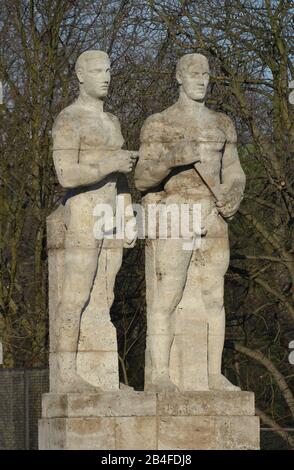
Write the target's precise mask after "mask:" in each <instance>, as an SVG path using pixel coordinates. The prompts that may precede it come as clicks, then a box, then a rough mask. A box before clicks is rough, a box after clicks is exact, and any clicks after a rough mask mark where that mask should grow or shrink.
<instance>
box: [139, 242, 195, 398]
mask: <svg viewBox="0 0 294 470" xmlns="http://www.w3.org/2000/svg"><path fill="white" fill-rule="evenodd" d="M148 244H149V246H148V248H147V250H146V255H147V257H148V259H147V257H146V275H147V276H148V277H149V278H150V276H151V277H152V278H153V279H152V280H151V282H147V335H148V344H149V349H150V355H151V363H152V388H154V389H155V390H164V389H176V386H175V385H174V384H173V383H172V382H171V380H170V377H169V360H170V350H171V346H172V342H173V339H174V323H175V322H174V315H173V314H174V312H175V309H176V308H177V306H178V304H179V302H180V301H181V298H182V295H183V291H184V287H185V283H186V279H187V271H188V267H189V263H190V260H191V255H192V251H191V250H189V251H188V250H184V249H183V240H181V239H179V240H173V239H167V240H149V241H148Z"/></svg>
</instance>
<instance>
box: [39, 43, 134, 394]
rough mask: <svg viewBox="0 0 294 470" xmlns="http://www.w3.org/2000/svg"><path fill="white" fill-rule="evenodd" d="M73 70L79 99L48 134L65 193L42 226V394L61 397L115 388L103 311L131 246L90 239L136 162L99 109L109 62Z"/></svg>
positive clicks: (92, 59)
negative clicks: (45, 372) (45, 350)
mask: <svg viewBox="0 0 294 470" xmlns="http://www.w3.org/2000/svg"><path fill="white" fill-rule="evenodd" d="M75 71H76V75H77V78H78V80H79V86H80V94H79V97H78V99H77V100H76V101H74V103H72V104H71V105H70V106H68V107H67V108H65V109H64V110H63V111H61V113H60V114H59V115H58V116H57V118H56V120H55V122H54V126H53V130H52V137H53V160H54V166H55V170H56V173H57V177H58V180H59V183H60V184H61V186H63V187H64V188H65V189H67V194H66V196H65V198H64V200H63V203H62V204H61V205H60V207H59V208H58V209H57V210H56V211H54V212H53V214H51V215H50V216H49V217H48V219H47V235H48V237H47V240H48V258H49V324H50V326H49V330H50V360H49V362H50V389H51V390H52V391H55V392H61V391H63V392H65V393H66V392H70V391H72V392H76V391H80V392H82V391H85V390H92V389H94V388H97V389H102V390H118V389H119V377H118V358H117V339H116V330H115V328H114V326H113V325H112V323H111V319H110V315H109V311H110V308H111V305H112V302H113V296H114V294H113V290H114V283H115V278H116V274H117V272H118V270H119V268H120V266H121V262H122V252H123V246H125V247H132V246H133V244H134V239H135V236H134V239H131V240H130V239H129V238H126V237H125V236H124V235H125V234H124V230H123V233H122V236H121V239H120V240H119V241H118V243H113V244H112V243H110V244H109V243H104V242H105V239H106V235H105V230H106V228H105V227H104V228H103V231H102V234H101V233H100V236H99V237H96V236H95V234H94V227H95V224H96V223H97V217H98V218H99V216H100V213H99V211H98V213H96V215H95V214H94V209H95V210H97V207H98V208H99V204H100V205H101V204H103V205H104V206H103V207H106V206H107V207H108V208H109V210H110V211H113V212H115V210H116V205H117V195H118V194H120V195H121V198H122V200H123V205H124V203H125V204H126V205H129V204H130V203H131V197H130V192H129V188H128V185H127V179H126V176H125V174H126V173H129V172H130V171H131V170H132V167H133V164H134V162H135V160H136V157H137V152H130V151H125V150H122V145H123V143H124V139H123V136H122V134H121V129H120V124H119V121H118V119H117V118H116V117H115V116H113V115H112V114H110V113H106V112H104V109H103V105H104V102H103V100H104V98H105V97H106V96H107V93H108V87H109V82H110V59H109V57H108V55H107V54H106V53H105V52H102V51H87V52H84V53H83V54H81V56H80V57H79V58H78V60H77V63H76V68H75ZM100 208H101V206H100ZM132 218H133V214H132V213H130V214H129V219H132ZM109 220H111V221H112V220H113V214H110V217H109ZM105 223H106V222H105ZM104 225H105V224H104ZM104 245H105V246H104ZM106 245H107V246H106Z"/></svg>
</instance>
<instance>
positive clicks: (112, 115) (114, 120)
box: [105, 111, 120, 126]
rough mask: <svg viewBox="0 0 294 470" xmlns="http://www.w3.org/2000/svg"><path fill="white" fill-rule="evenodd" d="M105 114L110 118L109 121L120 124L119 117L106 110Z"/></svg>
mask: <svg viewBox="0 0 294 470" xmlns="http://www.w3.org/2000/svg"><path fill="white" fill-rule="evenodd" d="M105 114H106V115H107V117H108V118H109V119H110V121H112V122H113V123H114V124H116V125H118V126H120V121H119V119H118V117H117V116H115V115H114V114H112V113H109V112H108V111H106V112H105Z"/></svg>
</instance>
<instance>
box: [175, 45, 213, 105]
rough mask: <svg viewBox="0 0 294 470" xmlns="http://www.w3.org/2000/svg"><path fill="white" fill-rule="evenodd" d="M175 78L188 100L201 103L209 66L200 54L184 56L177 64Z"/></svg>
mask: <svg viewBox="0 0 294 470" xmlns="http://www.w3.org/2000/svg"><path fill="white" fill-rule="evenodd" d="M176 77H177V81H178V83H179V85H180V86H181V87H182V89H183V91H184V92H185V93H186V95H187V96H188V98H190V99H191V100H194V101H203V100H204V98H205V96H206V92H207V87H208V82H209V64H208V60H207V58H206V57H205V56H204V55H202V54H186V55H184V56H183V57H181V58H180V60H179V61H178V63H177V70H176Z"/></svg>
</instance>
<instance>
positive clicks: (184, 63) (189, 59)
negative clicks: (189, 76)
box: [176, 53, 209, 73]
mask: <svg viewBox="0 0 294 470" xmlns="http://www.w3.org/2000/svg"><path fill="white" fill-rule="evenodd" d="M199 61H201V62H202V63H205V65H207V68H208V70H209V63H208V59H207V57H205V55H203V54H196V53H193V54H185V55H183V56H182V57H181V58H180V59H179V60H178V62H177V67H176V72H177V73H181V72H183V71H184V70H185V69H187V68H188V67H190V65H191V64H193V63H199Z"/></svg>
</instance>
